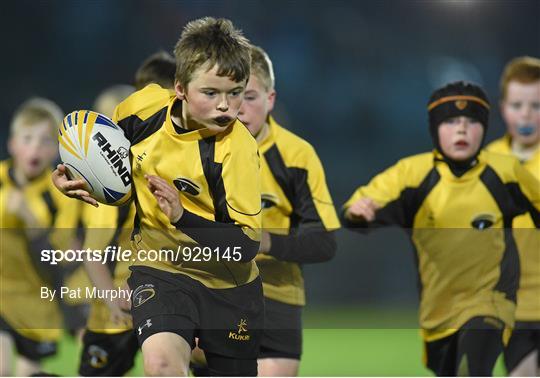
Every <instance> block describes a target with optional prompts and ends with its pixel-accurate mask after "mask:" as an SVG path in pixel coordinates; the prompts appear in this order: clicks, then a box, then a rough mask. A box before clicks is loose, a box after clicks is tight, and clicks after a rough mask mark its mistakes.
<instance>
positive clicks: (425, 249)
mask: <svg viewBox="0 0 540 378" xmlns="http://www.w3.org/2000/svg"><path fill="white" fill-rule="evenodd" d="M363 197H368V198H371V199H372V200H373V201H374V202H375V203H376V204H378V205H379V206H380V207H381V208H380V209H379V210H378V211H377V213H376V219H375V221H374V222H373V223H371V224H370V225H382V226H385V225H398V226H401V227H403V228H405V229H407V230H408V232H409V233H410V237H411V239H412V243H413V245H414V247H415V250H416V262H417V267H418V274H419V279H418V283H419V289H420V311H419V318H420V325H421V327H422V329H423V334H424V338H425V339H426V340H427V341H431V340H436V339H439V338H443V337H446V336H448V335H450V334H452V333H454V332H456V331H457V330H458V329H459V328H460V327H461V326H462V325H463V324H464V323H465V322H467V321H468V320H469V319H471V318H472V317H474V316H493V317H496V318H498V319H500V320H502V321H504V323H505V324H506V325H507V326H508V327H509V328H511V327H512V326H513V324H514V317H515V301H516V292H517V288H518V282H519V256H518V252H517V249H516V247H515V242H514V239H513V235H512V230H511V226H512V221H513V220H514V218H515V217H516V216H518V215H520V214H524V213H525V212H527V211H530V212H531V214H533V218H534V219H535V224H536V226H537V227H538V225H539V224H540V216H539V214H540V213H539V209H540V185H539V182H538V180H536V179H535V177H534V176H532V175H531V174H530V173H529V172H528V171H527V170H526V169H524V168H523V167H522V166H521V164H520V163H519V162H518V161H517V160H516V159H514V158H511V157H507V156H503V155H499V154H493V153H489V152H486V151H482V152H481V153H480V154H479V156H478V161H477V164H476V165H475V166H474V167H472V168H471V169H470V170H469V171H467V172H466V173H465V174H463V175H462V176H461V177H456V176H454V175H453V174H452V172H451V170H450V168H449V166H448V165H447V164H446V163H445V162H444V161H442V160H441V159H440V156H438V154H434V153H424V154H420V155H415V156H411V157H408V158H405V159H402V160H400V161H399V162H398V163H397V164H396V165H394V166H392V167H391V168H389V169H387V170H386V171H384V172H382V173H380V174H379V175H377V176H376V177H375V178H373V179H372V180H371V181H370V182H369V184H368V185H366V186H363V187H360V188H359V189H358V190H357V191H356V192H355V193H354V194H353V196H352V197H351V198H350V199H349V201H347V203H346V204H345V205H344V208H345V209H346V208H347V207H349V206H351V205H352V204H353V203H354V202H356V201H357V200H358V199H360V198H363ZM346 222H347V223H346V224H347V226H349V227H355V225H351V224H350V222H349V221H347V220H346ZM356 226H359V225H356ZM368 227H369V226H368Z"/></svg>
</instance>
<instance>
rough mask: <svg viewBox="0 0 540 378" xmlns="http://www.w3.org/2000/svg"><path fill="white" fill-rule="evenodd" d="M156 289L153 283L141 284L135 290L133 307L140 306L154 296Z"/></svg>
mask: <svg viewBox="0 0 540 378" xmlns="http://www.w3.org/2000/svg"><path fill="white" fill-rule="evenodd" d="M155 295H156V290H155V289H154V285H152V284H144V285H140V286H139V287H137V288H136V289H135V291H134V292H133V307H139V306H140V305H142V304H143V303H145V302H148V301H149V300H150V299H152V298H154V296H155Z"/></svg>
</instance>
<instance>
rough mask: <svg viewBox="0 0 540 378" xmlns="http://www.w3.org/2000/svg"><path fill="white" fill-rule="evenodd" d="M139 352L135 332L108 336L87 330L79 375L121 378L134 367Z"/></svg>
mask: <svg viewBox="0 0 540 378" xmlns="http://www.w3.org/2000/svg"><path fill="white" fill-rule="evenodd" d="M138 350H139V343H138V342H137V336H135V331H133V330H131V331H126V332H122V333H115V334H106V333H97V332H92V331H89V330H86V332H85V334H84V337H83V350H82V353H81V362H80V365H79V374H80V375H81V376H85V377H104V376H105V377H121V376H123V375H125V374H126V373H127V372H128V371H129V370H130V369H131V368H132V367H133V364H134V361H135V356H136V355H137V351H138Z"/></svg>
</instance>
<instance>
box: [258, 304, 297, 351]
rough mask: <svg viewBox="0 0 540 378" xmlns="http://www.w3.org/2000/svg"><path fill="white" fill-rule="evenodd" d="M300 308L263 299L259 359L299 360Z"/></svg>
mask: <svg viewBox="0 0 540 378" xmlns="http://www.w3.org/2000/svg"><path fill="white" fill-rule="evenodd" d="M302 308H303V307H302V306H294V305H290V304H286V303H283V302H278V301H274V300H272V299H269V298H266V297H265V298H264V315H265V317H264V331H263V336H262V339H261V352H260V354H259V358H291V359H294V360H300V356H301V355H302Z"/></svg>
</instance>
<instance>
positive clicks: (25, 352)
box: [0, 316, 57, 361]
mask: <svg viewBox="0 0 540 378" xmlns="http://www.w3.org/2000/svg"><path fill="white" fill-rule="evenodd" d="M0 330H1V331H4V332H7V333H8V334H9V335H10V336H11V337H12V338H13V340H14V342H15V348H16V349H17V353H18V354H20V355H21V356H24V357H26V358H28V359H29V360H31V361H39V360H41V359H42V358H45V357H50V356H54V355H55V354H56V352H57V343H56V342H51V341H35V340H32V339H29V338H27V337H24V336H23V335H21V334H20V333H18V332H17V331H16V330H15V329H13V328H12V327H11V326H10V325H9V324H8V323H7V322H6V321H5V320H4V318H2V317H1V316H0Z"/></svg>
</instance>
